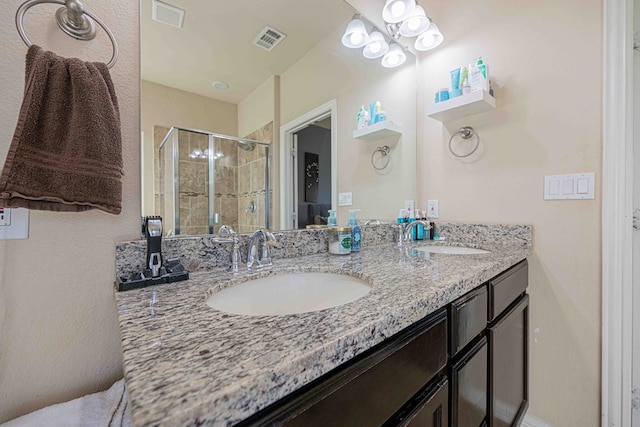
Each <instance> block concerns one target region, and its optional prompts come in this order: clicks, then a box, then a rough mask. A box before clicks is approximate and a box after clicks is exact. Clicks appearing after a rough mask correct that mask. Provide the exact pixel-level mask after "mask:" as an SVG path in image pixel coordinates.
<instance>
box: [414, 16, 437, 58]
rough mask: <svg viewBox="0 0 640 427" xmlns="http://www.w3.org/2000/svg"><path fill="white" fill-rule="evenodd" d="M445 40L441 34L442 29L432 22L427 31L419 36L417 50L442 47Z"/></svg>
mask: <svg viewBox="0 0 640 427" xmlns="http://www.w3.org/2000/svg"><path fill="white" fill-rule="evenodd" d="M443 40H444V36H443V35H442V33H441V32H440V29H439V28H438V26H437V25H436V24H434V23H433V22H432V23H431V25H429V28H428V29H427V31H425V32H424V33H422V34H420V35H419V36H418V39H417V40H416V44H415V48H416V50H421V51H425V50H430V49H433V48H436V47H438V46H440V43H442V41H443Z"/></svg>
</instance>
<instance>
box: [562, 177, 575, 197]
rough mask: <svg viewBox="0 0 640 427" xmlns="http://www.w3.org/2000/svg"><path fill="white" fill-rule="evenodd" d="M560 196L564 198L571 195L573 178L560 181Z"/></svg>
mask: <svg viewBox="0 0 640 427" xmlns="http://www.w3.org/2000/svg"><path fill="white" fill-rule="evenodd" d="M562 194H564V195H566V196H568V195H570V194H573V178H565V179H563V180H562Z"/></svg>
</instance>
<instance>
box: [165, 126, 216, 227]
mask: <svg viewBox="0 0 640 427" xmlns="http://www.w3.org/2000/svg"><path fill="white" fill-rule="evenodd" d="M168 132H169V128H166V127H162V126H154V167H155V168H156V171H159V170H160V169H159V168H160V166H161V165H160V157H159V148H160V143H161V142H162V140H163V139H164V137H165V136H166V135H167V133H168ZM178 144H179V153H180V157H179V171H180V172H179V177H180V234H206V233H208V231H209V227H208V224H209V219H208V212H209V205H208V196H207V194H208V191H209V179H208V171H207V167H208V165H207V160H206V159H192V158H190V157H189V154H190V153H191V152H193V150H195V149H199V150H201V151H202V150H204V149H205V148H207V147H208V144H209V140H208V137H207V136H206V135H202V134H197V133H192V132H184V131H179V132H178ZM164 151H165V153H164V154H165V155H168V154H169V153H168V152H166V150H164ZM154 175H155V179H154V193H155V203H156V204H155V211H156V212H157V213H158V215H160V216H162V218H163V219H165V224H164V226H165V228H167V229H171V228H173V224H168V223H166V222H167V221H166V218H168V217H169V216H168V215H167V213H166V212H165V211H164V203H163V197H164V196H163V193H162V192H161V191H160V189H161V188H163V182H162V181H161V180H162V179H163V174H160V173H157V172H156V173H155V174H154Z"/></svg>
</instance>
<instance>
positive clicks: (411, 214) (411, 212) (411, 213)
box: [408, 210, 418, 240]
mask: <svg viewBox="0 0 640 427" xmlns="http://www.w3.org/2000/svg"><path fill="white" fill-rule="evenodd" d="M415 220H416V218H415V215H414V213H413V211H412V210H411V211H409V221H408V222H409V224H411V223H412V222H413V221H415ZM417 231H418V230H417V227H413V228H412V229H411V240H416V237H417V236H416V234H417Z"/></svg>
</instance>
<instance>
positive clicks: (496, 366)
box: [489, 294, 529, 427]
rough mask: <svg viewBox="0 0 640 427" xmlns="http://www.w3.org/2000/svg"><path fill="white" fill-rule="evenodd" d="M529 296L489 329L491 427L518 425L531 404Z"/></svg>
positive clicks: (525, 296)
mask: <svg viewBox="0 0 640 427" xmlns="http://www.w3.org/2000/svg"><path fill="white" fill-rule="evenodd" d="M528 329H529V295H526V294H525V295H523V296H522V297H520V299H519V300H518V302H517V303H516V304H514V305H513V306H512V307H511V309H509V310H508V311H507V312H505V313H504V314H503V315H501V316H500V317H499V318H498V320H497V322H495V323H494V324H492V325H491V326H490V327H489V349H490V356H489V360H490V365H489V372H490V382H489V395H490V400H489V419H490V425H491V427H511V426H514V427H515V426H519V425H520V423H521V422H522V419H523V418H524V414H525V412H526V410H527V407H528V404H529V403H528V402H529V356H528Z"/></svg>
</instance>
